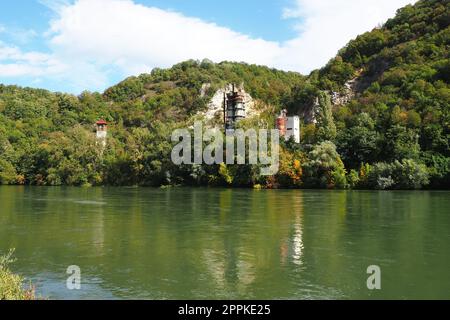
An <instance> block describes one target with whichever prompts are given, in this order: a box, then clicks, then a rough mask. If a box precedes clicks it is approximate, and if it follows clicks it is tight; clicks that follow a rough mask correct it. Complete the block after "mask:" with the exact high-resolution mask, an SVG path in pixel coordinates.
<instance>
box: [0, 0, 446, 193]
mask: <svg viewBox="0 0 450 320" xmlns="http://www.w3.org/2000/svg"><path fill="white" fill-rule="evenodd" d="M449 12H450V2H448V1H438V0H421V1H418V2H417V3H416V4H415V5H409V6H406V7H405V8H403V9H400V10H399V11H398V13H397V16H396V17H395V18H393V19H391V20H389V21H388V22H387V23H386V24H385V25H384V26H381V27H379V28H376V29H374V30H372V31H371V32H367V33H365V34H363V35H360V36H359V37H357V38H356V39H355V40H353V41H351V42H350V43H349V44H348V45H347V46H346V47H345V48H343V49H342V50H341V51H340V52H339V54H338V56H337V57H336V58H334V59H332V60H330V62H329V63H328V64H327V65H326V66H325V67H324V68H323V69H321V70H316V71H313V72H312V73H311V74H310V75H309V77H304V76H302V75H300V74H298V73H294V72H283V71H279V70H275V69H271V68H268V67H264V66H256V65H249V64H245V63H232V62H222V63H218V64H215V63H212V62H211V61H209V60H204V61H195V60H190V61H185V62H182V63H179V64H177V65H175V66H173V67H172V68H169V69H154V70H153V71H152V72H151V73H150V74H142V75H140V76H138V77H130V78H128V79H126V80H124V81H123V82H121V83H119V84H117V85H116V86H113V87H111V88H109V89H107V90H106V91H105V92H104V94H99V93H91V92H83V93H82V94H81V95H79V96H73V95H68V94H61V93H51V92H48V91H46V90H37V89H30V88H19V87H16V86H4V85H0V184H34V185H48V186H57V185H76V186H90V185H144V186H161V185H207V184H209V185H219V186H239V187H241V186H242V187H252V186H254V185H261V186H264V187H268V188H276V187H282V188H289V187H296V188H298V187H318V188H346V187H357V188H379V189H397V188H406V189H410V188H417V187H419V186H422V187H425V186H428V187H430V188H449V187H450V179H449V177H450V105H449V102H450V86H449V74H450V62H449V56H448V52H449V50H448V47H449V44H450V27H449V21H450V19H449ZM350 80H351V82H350ZM229 83H236V84H241V83H243V84H244V86H245V89H246V91H247V92H249V93H250V94H251V96H252V97H253V98H255V99H257V100H259V101H261V102H263V103H264V104H265V105H267V106H270V107H268V108H267V110H266V111H264V112H263V114H262V115H261V117H260V118H258V119H249V121H248V122H246V123H247V125H249V126H250V125H253V126H261V125H263V126H265V127H269V128H270V127H271V126H272V124H273V123H274V119H273V118H274V117H275V115H276V114H277V112H279V111H280V110H281V109H284V108H286V109H288V110H289V113H290V114H298V115H300V116H301V118H302V122H303V124H302V132H301V133H302V137H301V140H302V143H301V145H300V146H295V145H293V144H292V143H287V144H283V146H282V150H281V154H280V172H279V173H278V174H277V175H275V176H274V177H262V176H260V174H259V171H260V167H258V166H251V165H244V166H237V165H235V166H233V165H229V166H225V165H216V166H206V165H196V166H188V165H184V166H174V165H173V164H172V162H171V159H170V153H171V149H172V146H173V145H172V143H171V141H170V137H171V133H172V131H173V129H175V128H185V127H189V126H191V125H192V122H193V119H194V118H195V117H196V116H198V114H199V113H200V112H203V111H205V108H206V106H207V104H208V102H209V101H210V99H211V97H212V96H213V95H214V93H215V92H216V91H217V90H218V89H219V88H221V87H223V86H224V85H226V84H229ZM331 94H333V97H336V96H340V97H345V98H346V99H345V101H347V103H342V102H339V103H335V104H333V101H332V100H331V98H330V96H331ZM317 99H318V102H319V104H318V106H315V102H316V100H317ZM99 119H105V120H107V121H108V123H109V128H108V130H109V131H108V139H107V145H106V147H105V148H103V146H102V145H101V143H99V142H98V141H97V140H96V139H95V128H94V123H95V122H96V121H97V120H99ZM314 119H315V120H317V122H316V123H314V122H313V120H314ZM268 124H270V125H268ZM330 141H331V142H330ZM334 143H335V144H334ZM404 159H411V160H404ZM422 163H423V164H422ZM424 165H425V166H426V167H427V168H426V170H425V167H424ZM357 170H359V175H358V174H357ZM346 172H349V174H346ZM428 175H429V180H430V181H429V182H430V183H429V184H428V183H427V179H428Z"/></svg>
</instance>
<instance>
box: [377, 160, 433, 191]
mask: <svg viewBox="0 0 450 320" xmlns="http://www.w3.org/2000/svg"><path fill="white" fill-rule="evenodd" d="M368 182H369V186H370V187H372V188H375V189H380V190H385V189H420V188H422V187H423V186H427V185H428V183H429V173H428V170H427V167H426V166H425V165H423V164H418V163H416V162H415V161H414V160H410V159H405V160H403V161H401V162H400V161H397V160H396V161H394V162H392V163H384V162H381V163H377V164H375V165H374V166H373V167H372V170H371V171H370V173H369V177H368Z"/></svg>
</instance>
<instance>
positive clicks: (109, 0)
mask: <svg viewBox="0 0 450 320" xmlns="http://www.w3.org/2000/svg"><path fill="white" fill-rule="evenodd" d="M51 45H52V47H53V48H54V50H55V51H57V52H58V53H59V54H61V55H63V56H66V57H68V58H73V57H84V59H86V60H89V61H94V62H95V63H96V64H99V65H111V64H113V65H115V66H117V67H118V68H120V69H121V70H123V71H124V72H127V73H136V72H143V71H149V70H150V69H151V68H153V67H155V66H170V65H172V64H174V63H177V62H180V61H183V60H187V59H201V58H209V59H211V60H213V61H222V60H234V61H249V62H254V63H259V64H270V63H271V62H272V61H274V59H275V58H276V57H277V56H278V55H279V54H280V53H281V47H280V45H279V44H278V43H275V42H269V41H265V40H262V39H252V38H250V37H248V36H246V35H244V34H240V33H238V32H234V31H232V30H230V29H227V28H224V27H220V26H217V25H215V24H212V23H206V22H203V21H202V20H200V19H197V18H191V17H186V16H184V15H182V14H179V13H176V12H170V11H164V10H161V9H157V8H149V7H145V6H142V5H137V4H135V3H134V2H132V1H130V0H79V1H77V2H76V3H75V4H74V5H71V6H66V7H64V8H63V9H62V10H60V11H59V17H58V19H56V20H54V21H53V22H52V24H51Z"/></svg>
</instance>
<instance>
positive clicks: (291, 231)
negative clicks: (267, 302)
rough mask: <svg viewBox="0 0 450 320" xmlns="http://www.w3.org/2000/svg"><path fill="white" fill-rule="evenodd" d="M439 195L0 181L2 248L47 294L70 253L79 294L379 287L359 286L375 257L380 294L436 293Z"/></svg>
mask: <svg viewBox="0 0 450 320" xmlns="http://www.w3.org/2000/svg"><path fill="white" fill-rule="evenodd" d="M449 199H450V197H449V194H448V193H426V192H424V193H408V192H406V193H378V192H317V191H299V190H284V191H283V190H280V191H269V190H261V191H253V190H221V189H173V190H155V189H137V188H129V189H128V188H112V189H102V188H98V189H97V188H93V189H77V188H24V187H18V188H15V187H11V188H7V187H0V250H1V251H4V250H7V249H8V248H9V247H15V248H16V249H17V255H18V258H19V260H18V262H17V264H16V265H15V268H16V270H17V271H19V272H21V273H23V274H25V275H28V276H30V277H32V278H33V279H34V280H36V282H37V284H38V286H39V285H40V284H42V285H41V286H40V287H38V289H40V290H41V292H42V294H43V295H48V296H50V297H51V298H70V297H71V296H70V295H69V293H68V292H66V291H65V289H64V286H63V285H62V283H64V281H65V277H66V274H65V271H66V269H67V266H69V265H73V264H75V265H79V266H80V267H81V268H82V272H83V275H84V276H85V277H86V278H85V279H86V281H87V284H88V285H89V286H88V287H87V288H89V291H86V292H83V294H82V295H81V296H83V297H89V296H90V297H93V298H102V297H104V298H108V297H117V298H147V299H192V298H199V299H201V298H210V299H211V298H212V299H215V298H223V299H236V298H254V299H279V298H289V299H301V298H312V299H313V298H333V297H334V298H336V297H338V298H350V297H356V298H371V297H375V298H379V297H380V296H372V294H371V293H370V292H367V291H366V290H365V287H364V284H365V281H366V274H365V270H366V268H367V266H368V265H370V264H374V262H376V263H379V264H381V265H382V267H383V268H385V269H383V270H385V273H384V274H385V277H386V278H387V280H388V281H391V283H392V285H390V286H389V285H386V286H385V288H384V290H383V292H382V293H381V294H382V296H384V297H394V298H395V297H397V296H399V297H400V296H401V297H407V296H412V297H420V296H421V294H422V295H424V296H427V297H428V296H430V297H446V296H448V294H447V293H448V292H450V288H449V285H445V284H444V283H443V282H442V281H441V279H442V277H445V276H446V272H447V271H448V267H449V265H450V263H449V262H450V253H449V252H450V247H449V245H450V241H448V240H449V239H450V232H449V230H450V217H449V216H448V215H447V214H446V213H447V212H448V210H449V209H450V201H449ZM411 261H416V262H418V264H411V263H410V262H411ZM376 263H375V264H376ZM408 263H409V265H408ZM401 265H408V269H407V272H406V273H405V272H404V271H405V270H404V269H402V268H401V267H400V266H401ZM48 275H52V276H51V277H49V276H48ZM422 278H423V279H426V282H425V280H423V281H422V280H420V279H422ZM394 284H395V285H394ZM430 288H433V289H434V291H433V290H431V289H430ZM422 289H423V290H422ZM86 290H87V289H86ZM107 293H108V294H107Z"/></svg>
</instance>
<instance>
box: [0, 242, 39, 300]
mask: <svg viewBox="0 0 450 320" xmlns="http://www.w3.org/2000/svg"><path fill="white" fill-rule="evenodd" d="M13 253H14V250H10V251H9V253H7V254H5V255H3V256H0V300H36V296H35V293H34V288H33V287H32V286H31V285H29V288H28V289H26V288H25V287H26V285H25V279H24V278H23V277H21V276H19V275H17V274H14V273H13V272H11V270H10V269H9V265H10V264H11V263H13V262H14V258H13Z"/></svg>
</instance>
